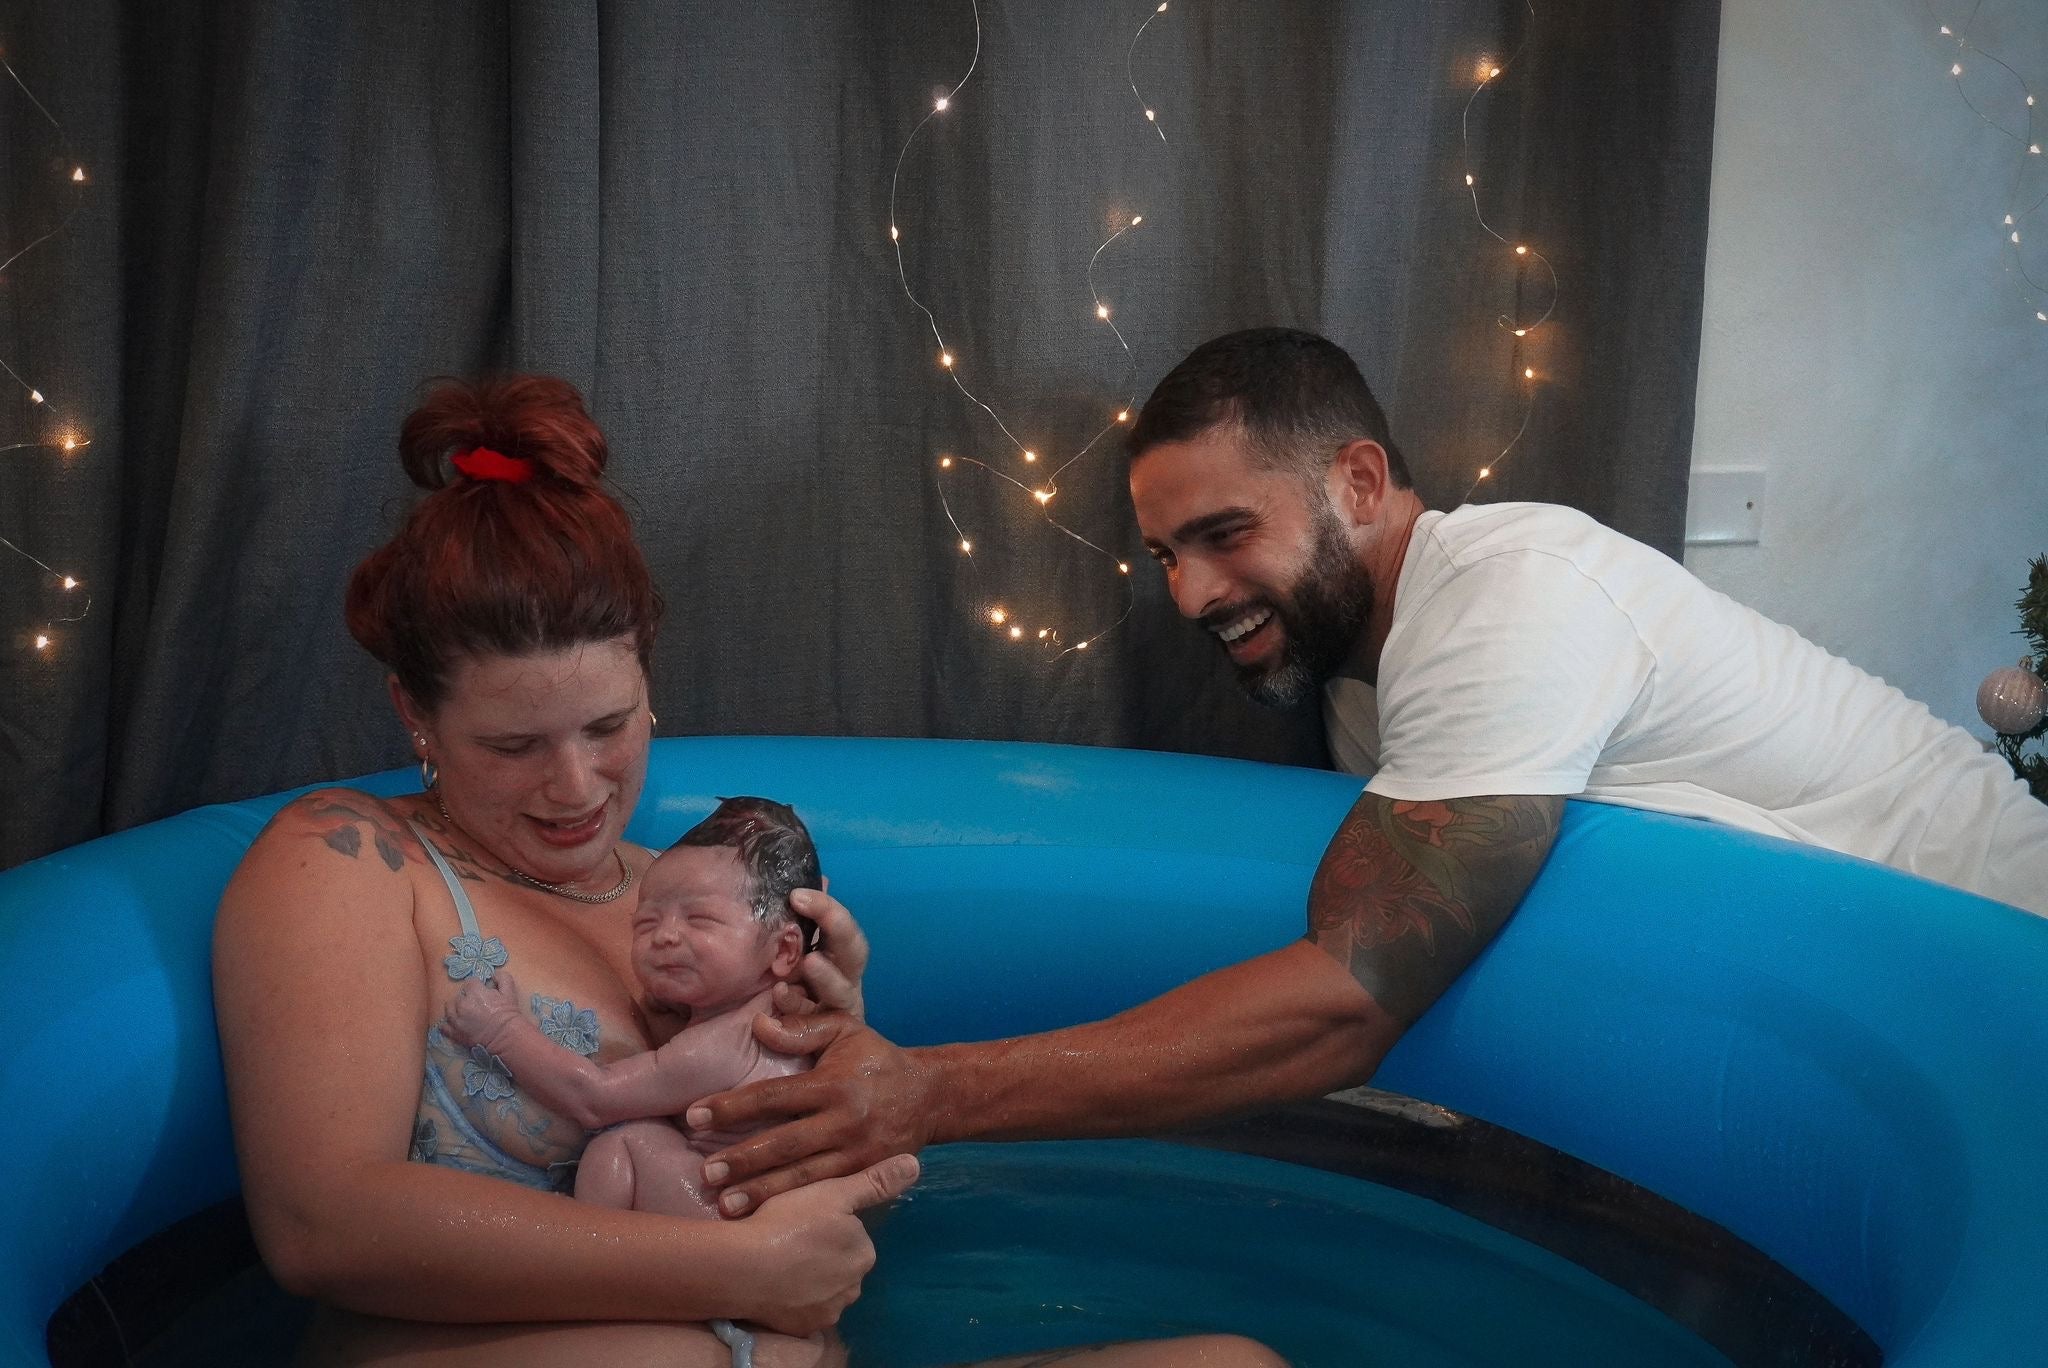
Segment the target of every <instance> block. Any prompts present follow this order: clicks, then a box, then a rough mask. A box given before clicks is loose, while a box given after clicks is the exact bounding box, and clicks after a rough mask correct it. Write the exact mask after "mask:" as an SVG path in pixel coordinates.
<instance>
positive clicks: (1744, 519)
mask: <svg viewBox="0 0 2048 1368" xmlns="http://www.w3.org/2000/svg"><path fill="white" fill-rule="evenodd" d="M1763 528H1764V472H1763V471H1761V470H1756V469H1750V468H1746V467H1744V468H1735V467H1723V468H1713V469H1707V470H1695V471H1693V473H1692V483H1691V485H1690V487H1689V488H1688V490H1687V492H1686V500H1685V540H1686V544H1687V545H1689V546H1702V545H1715V544H1719V545H1740V544H1743V543H1751V544H1754V543H1755V542H1757V541H1760V540H1761V539H1762V536H1763Z"/></svg>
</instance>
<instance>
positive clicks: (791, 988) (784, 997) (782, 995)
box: [774, 983, 818, 1017]
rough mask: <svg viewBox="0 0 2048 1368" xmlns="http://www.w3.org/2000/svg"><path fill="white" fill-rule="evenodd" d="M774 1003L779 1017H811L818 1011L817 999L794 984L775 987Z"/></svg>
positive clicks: (780, 984) (779, 984) (781, 984)
mask: <svg viewBox="0 0 2048 1368" xmlns="http://www.w3.org/2000/svg"><path fill="white" fill-rule="evenodd" d="M774 1003H775V1014H776V1015H777V1016H786V1017H800V1016H810V1015H811V1014H813V1013H814V1012H816V1011H817V1010H818V1002H817V999H815V998H813V997H812V996H811V995H810V994H809V993H806V992H805V991H804V990H803V989H801V988H799V987H797V986H796V985H795V984H793V983H778V984H776V985H775V997H774Z"/></svg>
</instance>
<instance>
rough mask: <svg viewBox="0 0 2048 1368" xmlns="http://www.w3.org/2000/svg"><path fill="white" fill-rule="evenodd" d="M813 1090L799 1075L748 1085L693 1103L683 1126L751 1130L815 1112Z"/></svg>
mask: <svg viewBox="0 0 2048 1368" xmlns="http://www.w3.org/2000/svg"><path fill="white" fill-rule="evenodd" d="M754 1029H755V1030H759V1029H760V1022H758V1021H757V1022H755V1023H754ZM817 1091H818V1089H817V1088H816V1086H815V1085H813V1084H812V1083H811V1081H810V1080H809V1079H808V1078H806V1077H804V1076H803V1075H802V1074H795V1075H793V1076H791V1077H789V1078H770V1079H766V1080H764V1081H763V1082H760V1083H749V1084H748V1085H747V1086H746V1087H744V1088H737V1089H735V1090H733V1091H732V1092H722V1093H718V1094H717V1095H715V1096H712V1097H707V1098H705V1099H704V1100H703V1101H701V1102H697V1103H695V1104H693V1105H692V1106H691V1107H690V1109H689V1110H688V1111H687V1112H685V1113H683V1124H684V1125H686V1126H688V1127H689V1128H690V1129H691V1130H693V1131H702V1130H751V1129H753V1128H754V1127H756V1126H759V1125H763V1124H765V1123H766V1122H769V1121H779V1120H782V1119H783V1118H785V1117H791V1116H804V1115H807V1114H809V1113H810V1112H813V1111H816V1110H817V1101H816V1093H817Z"/></svg>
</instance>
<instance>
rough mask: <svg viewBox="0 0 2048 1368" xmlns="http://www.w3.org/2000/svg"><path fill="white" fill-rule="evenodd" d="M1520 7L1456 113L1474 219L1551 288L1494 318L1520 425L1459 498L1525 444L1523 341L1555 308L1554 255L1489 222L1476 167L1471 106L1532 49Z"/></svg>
mask: <svg viewBox="0 0 2048 1368" xmlns="http://www.w3.org/2000/svg"><path fill="white" fill-rule="evenodd" d="M1522 8H1523V9H1524V10H1525V11H1527V13H1528V16H1529V20H1528V23H1527V24H1525V25H1524V26H1523V30H1522V39H1521V41H1520V42H1519V43H1517V44H1516V46H1515V50H1514V51H1513V52H1511V53H1509V54H1508V55H1507V56H1506V57H1502V58H1500V59H1498V60H1495V59H1494V58H1491V57H1482V58H1481V59H1480V60H1479V62H1478V63H1477V64H1476V66H1475V68H1474V70H1473V79H1474V82H1475V84H1474V85H1473V87H1472V93H1471V94H1470V95H1468V96H1466V98H1465V108H1464V112H1463V113H1461V114H1460V115H1459V116H1458V143H1459V148H1460V151H1461V153H1462V155H1463V159H1464V166H1465V170H1464V171H1463V172H1462V173H1461V174H1462V176H1463V179H1464V182H1465V195H1466V197H1467V198H1468V199H1469V200H1470V201H1471V203H1472V217H1473V220H1474V221H1475V222H1477V223H1478V225H1479V227H1480V229H1481V231H1483V232H1484V233H1486V235H1487V236H1488V237H1490V238H1492V239H1493V240H1494V241H1495V242H1498V243H1499V244H1500V245H1501V246H1503V247H1505V248H1507V249H1509V250H1508V253H1507V255H1508V258H1509V260H1511V261H1512V262H1513V263H1514V265H1515V268H1516V271H1517V273H1518V275H1519V274H1521V273H1525V272H1527V270H1528V269H1529V267H1530V265H1531V264H1532V263H1533V264H1534V265H1536V266H1540V267H1541V268H1542V270H1543V274H1544V275H1545V276H1547V277H1548V279H1549V291H1548V295H1547V298H1546V300H1545V303H1544V305H1543V308H1542V310H1541V311H1540V312H1539V313H1538V314H1537V315H1536V317H1534V318H1532V319H1524V318H1522V317H1521V316H1520V315H1519V312H1518V313H1516V314H1499V315H1496V316H1495V318H1494V324H1495V326H1496V327H1498V328H1499V329H1500V330H1501V331H1502V332H1505V333H1507V334H1508V335H1509V337H1510V339H1511V341H1510V343H1509V351H1508V361H1509V365H1510V367H1511V368H1512V369H1515V370H1519V371H1520V372H1521V380H1522V383H1521V386H1520V389H1521V392H1522V421H1521V425H1520V426H1519V427H1517V428H1516V429H1515V435H1514V436H1513V437H1511V438H1509V439H1508V444H1507V445H1506V446H1504V447H1502V448H1501V449H1500V450H1499V451H1498V452H1496V453H1495V454H1494V456H1493V459H1492V460H1490V461H1488V462H1486V463H1485V464H1484V465H1482V466H1480V467H1479V470H1478V473H1477V474H1475V475H1474V476H1473V477H1472V483H1471V484H1470V485H1468V486H1467V487H1466V489H1465V498H1464V499H1461V500H1460V502H1461V503H1462V502H1464V501H1465V500H1468V499H1470V498H1471V497H1472V495H1473V494H1474V493H1475V492H1476V491H1477V490H1478V488H1479V486H1480V485H1482V484H1484V483H1486V481H1488V480H1490V479H1492V478H1493V477H1494V476H1495V474H1497V473H1498V472H1499V470H1500V468H1501V466H1502V465H1503V464H1504V463H1505V462H1506V461H1507V459H1508V457H1509V455H1510V454H1511V453H1512V452H1513V451H1514V450H1515V448H1516V447H1518V446H1520V445H1521V442H1522V438H1523V437H1525V436H1527V435H1528V432H1529V422H1530V420H1531V419H1532V418H1533V417H1534V416H1535V413H1536V388H1537V384H1538V380H1537V375H1536V370H1535V368H1534V367H1532V366H1529V365H1527V364H1525V363H1524V362H1523V360H1522V350H1523V343H1524V342H1525V341H1526V340H1527V339H1528V337H1529V336H1530V335H1531V334H1532V333H1534V332H1536V331H1537V330H1538V329H1539V328H1541V327H1543V326H1544V325H1545V324H1546V323H1548V322H1549V321H1550V318H1551V315H1552V314H1553V313H1555V312H1556V311H1557V298H1558V283H1557V268H1556V267H1555V266H1553V265H1552V264H1551V261H1550V258H1549V257H1547V256H1545V255H1544V254H1543V253H1542V252H1540V251H1538V250H1536V249H1535V248H1534V247H1531V246H1530V245H1529V244H1528V243H1526V242H1516V241H1513V240H1511V239H1510V238H1508V237H1507V236H1506V235H1505V234H1503V233H1502V232H1501V231H1500V230H1499V229H1497V228H1495V227H1494V226H1493V224H1491V223H1489V222H1488V221H1487V218H1486V211H1485V209H1484V207H1483V206H1482V205H1481V204H1480V200H1479V177H1478V173H1477V172H1476V171H1475V170H1473V165H1474V163H1473V160H1472V107H1473V106H1474V105H1475V104H1477V103H1478V102H1479V97H1480V96H1481V95H1484V94H1485V93H1486V92H1487V91H1489V90H1491V89H1492V88H1493V85H1494V83H1495V82H1496V81H1498V80H1499V79H1500V78H1501V76H1502V75H1503V74H1505V73H1506V72H1507V71H1508V70H1510V69H1511V68H1512V67H1513V66H1514V65H1515V62H1516V61H1517V60H1518V59H1519V58H1520V57H1521V55H1522V53H1523V52H1524V51H1525V50H1526V49H1527V48H1528V46H1529V33H1530V31H1531V30H1532V29H1533V28H1534V27H1535V24H1536V6H1535V3H1534V0H1522ZM1517 297H1518V298H1519V291H1518V292H1517Z"/></svg>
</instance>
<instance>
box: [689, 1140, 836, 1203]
mask: <svg viewBox="0 0 2048 1368" xmlns="http://www.w3.org/2000/svg"><path fill="white" fill-rule="evenodd" d="M716 1162H717V1161H716V1160H713V1161H712V1163H714V1164H715V1163H716ZM854 1168H855V1165H854V1162H853V1160H852V1159H851V1158H849V1157H847V1156H846V1155H844V1154H842V1153H840V1152H839V1151H837V1150H832V1151H829V1152H827V1153H824V1154H814V1155H812V1156H811V1157H810V1158H808V1159H806V1160H804V1161H803V1162H801V1163H797V1164H789V1165H786V1166H784V1167H782V1168H779V1169H775V1170H774V1171H772V1172H769V1173H764V1174H762V1175H761V1176H760V1177H758V1178H754V1179H751V1180H749V1181H747V1182H745V1183H735V1184H733V1185H732V1186H730V1187H728V1188H727V1189H726V1190H725V1191H724V1192H722V1193H720V1194H719V1197H718V1210H719V1212H720V1213H721V1214H722V1215H726V1216H744V1215H746V1214H747V1213H748V1212H750V1211H756V1210H759V1209H760V1206H761V1203H763V1202H765V1201H767V1200H768V1199H769V1198H770V1197H774V1196H776V1195H778V1194H780V1193H784V1192H793V1191H795V1190H796V1189H797V1188H800V1187H809V1186H810V1185H811V1184H812V1183H822V1182H825V1181H826V1180H827V1179H831V1178H840V1177H844V1176H845V1175H847V1174H849V1173H852V1172H853V1171H854Z"/></svg>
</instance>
